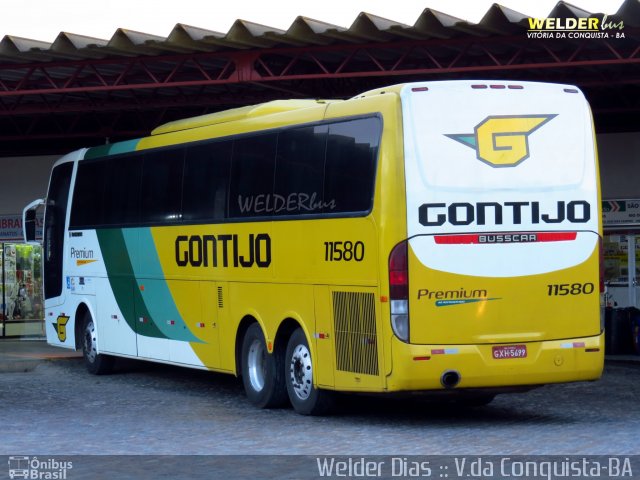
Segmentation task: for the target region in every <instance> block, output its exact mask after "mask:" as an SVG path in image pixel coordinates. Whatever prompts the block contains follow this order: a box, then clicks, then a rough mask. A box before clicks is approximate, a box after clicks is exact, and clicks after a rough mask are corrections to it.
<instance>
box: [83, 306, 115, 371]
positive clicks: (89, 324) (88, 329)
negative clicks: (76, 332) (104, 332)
mask: <svg viewBox="0 0 640 480" xmlns="http://www.w3.org/2000/svg"><path fill="white" fill-rule="evenodd" d="M97 335H98V334H97V332H96V324H95V323H94V321H93V318H91V314H90V313H89V312H85V314H84V317H83V320H82V355H83V356H84V363H85V365H86V366H87V370H88V371H89V373H92V374H93V375H104V374H106V373H110V372H111V370H112V369H113V362H114V358H113V357H111V356H109V355H104V354H102V353H98V349H97V344H96V340H97Z"/></svg>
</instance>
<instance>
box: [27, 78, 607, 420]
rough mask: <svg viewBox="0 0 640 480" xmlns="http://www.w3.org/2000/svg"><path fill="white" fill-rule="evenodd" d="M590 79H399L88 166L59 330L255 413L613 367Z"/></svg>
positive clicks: (47, 273)
mask: <svg viewBox="0 0 640 480" xmlns="http://www.w3.org/2000/svg"><path fill="white" fill-rule="evenodd" d="M599 195H600V194H599V186H598V169H597V159H596V147H595V142H594V132H593V126H592V119H591V113H590V110H589V106H588V104H587V102H586V100H585V98H584V96H583V94H582V93H581V92H580V91H579V90H578V89H577V88H576V87H573V86H568V85H556V84H543V83H528V82H512V81H493V80H492V81H443V82H422V83H410V84H403V85H394V86H390V87H386V88H381V89H376V90H373V91H370V92H367V93H364V94H362V95H358V96H357V97H354V98H352V99H349V100H345V101H328V100H327V101H320V100H286V101H273V102H268V103H264V104H261V105H255V106H248V107H242V108H236V109H232V110H228V111H224V112H219V113H214V114H210V115H205V116H201V117H196V118H191V119H187V120H181V121H176V122H172V123H169V124H166V125H163V126H161V127H159V128H157V129H155V130H154V131H153V132H152V133H151V135H150V136H148V137H145V138H141V139H137V140H131V141H125V142H120V143H115V144H112V145H104V146H100V147H95V148H89V149H83V150H79V151H76V152H73V153H70V154H68V155H66V156H65V157H63V158H62V159H60V160H59V161H58V162H57V163H56V164H55V165H54V168H53V170H52V174H51V180H50V184H49V190H48V195H47V198H46V200H41V201H35V202H33V203H32V204H31V205H29V206H28V207H27V208H26V209H25V222H24V224H25V235H26V237H27V239H28V240H31V239H32V238H33V228H32V226H33V222H32V220H33V218H34V215H35V213H34V212H35V209H36V208H37V206H38V205H39V204H42V203H44V204H45V232H44V257H45V260H44V282H45V285H44V290H45V297H46V305H45V307H46V333H47V339H48V342H49V343H51V344H52V345H58V346H60V347H66V348H71V349H82V350H83V352H84V358H85V361H86V364H87V367H88V370H89V371H90V372H91V373H94V374H102V373H106V372H108V371H109V370H110V368H111V367H112V364H113V360H114V357H128V358H139V359H144V360H151V361H155V362H163V363H169V364H174V365H182V366H186V367H192V368H199V369H206V370H212V371H216V372H225V373H230V374H233V375H237V376H241V377H242V380H243V384H244V387H245V390H246V394H247V396H248V398H249V400H250V401H251V403H253V404H254V405H256V406H258V407H262V408H264V407H274V406H279V405H282V404H285V403H286V402H287V401H289V402H290V403H291V404H292V405H293V408H294V409H295V410H296V411H297V412H299V413H302V414H321V413H324V412H326V411H327V410H328V409H329V408H330V406H331V403H332V399H333V392H334V391H343V392H369V393H393V392H425V391H438V392H445V393H449V394H451V395H452V396H456V397H455V398H458V399H460V400H463V401H467V402H475V403H477V404H483V403H488V402H489V401H491V399H492V398H493V397H494V396H495V394H497V393H502V392H508V391H513V390H525V389H529V388H532V387H535V386H539V385H543V384H548V383H559V382H572V381H581V380H594V379H597V378H599V376H600V375H601V372H602V368H603V354H604V351H603V350H604V348H603V334H602V331H603V327H602V320H601V303H602V288H601V286H602V283H601V280H600V274H599V272H600V260H599V259H600V238H601V224H600V223H601V222H600V207H599V206H600V201H599V200H600V197H599Z"/></svg>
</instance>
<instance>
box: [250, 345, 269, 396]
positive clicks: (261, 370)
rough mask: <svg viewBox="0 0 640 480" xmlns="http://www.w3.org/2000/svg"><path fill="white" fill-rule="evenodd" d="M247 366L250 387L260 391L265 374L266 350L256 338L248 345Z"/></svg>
mask: <svg viewBox="0 0 640 480" xmlns="http://www.w3.org/2000/svg"><path fill="white" fill-rule="evenodd" d="M247 366H248V367H249V368H248V370H249V382H251V387H252V388H253V389H254V390H255V391H256V392H259V391H261V390H262V389H263V388H264V379H265V377H266V375H267V351H266V349H265V348H264V344H263V343H262V342H261V341H260V340H258V339H256V340H254V341H253V342H252V343H251V346H250V347H249V355H248V358H247Z"/></svg>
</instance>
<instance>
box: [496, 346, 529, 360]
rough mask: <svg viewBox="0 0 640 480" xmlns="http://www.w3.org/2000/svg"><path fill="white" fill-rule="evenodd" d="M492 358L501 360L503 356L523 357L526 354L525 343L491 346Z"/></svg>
mask: <svg viewBox="0 0 640 480" xmlns="http://www.w3.org/2000/svg"><path fill="white" fill-rule="evenodd" d="M492 352H493V358H495V359H497V360H502V359H503V358H524V357H526V356H527V346H526V345H501V346H499V347H492Z"/></svg>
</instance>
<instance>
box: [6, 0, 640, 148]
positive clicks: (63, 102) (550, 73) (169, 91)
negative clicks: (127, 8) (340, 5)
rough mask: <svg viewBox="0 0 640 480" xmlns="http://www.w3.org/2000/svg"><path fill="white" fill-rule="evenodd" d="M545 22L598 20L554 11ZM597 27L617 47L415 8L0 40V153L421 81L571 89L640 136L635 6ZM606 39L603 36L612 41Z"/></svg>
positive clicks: (494, 15) (639, 9)
mask: <svg viewBox="0 0 640 480" xmlns="http://www.w3.org/2000/svg"><path fill="white" fill-rule="evenodd" d="M548 17H560V18H599V19H601V20H602V19H603V17H604V15H603V14H600V13H596V14H592V13H589V12H585V11H584V10H581V9H579V8H577V7H574V6H572V5H570V4H568V3H564V2H559V3H558V4H557V5H556V7H555V8H554V9H553V10H552V11H551V12H550V13H549V14H548ZM606 20H607V22H612V23H616V24H617V23H618V22H623V24H624V29H623V30H621V31H622V32H624V34H625V38H624V39H621V38H608V39H603V38H579V39H574V38H566V39H544V38H528V36H527V30H528V29H529V22H528V17H527V16H526V15H524V14H522V13H519V12H515V11H513V10H510V9H508V8H506V7H503V6H501V5H497V4H494V5H493V6H492V7H491V8H489V10H488V11H487V12H486V14H485V15H484V17H483V18H482V20H481V21H480V22H479V23H477V24H473V23H469V22H466V21H464V20H461V19H458V18H455V17H452V16H450V15H447V14H444V13H441V12H437V11H435V10H431V9H425V10H424V11H423V12H422V14H421V15H420V16H419V17H418V19H417V20H416V22H415V23H414V25H413V26H409V25H404V24H401V23H398V22H395V21H393V20H389V19H386V18H381V17H377V16H375V15H371V14H369V13H361V14H360V15H358V17H357V18H356V19H355V21H354V22H353V24H352V25H351V27H350V28H348V29H347V28H342V27H339V26H336V25H331V24H328V23H325V22H321V21H317V20H312V19H309V18H304V17H298V18H297V19H296V20H295V21H294V22H293V23H292V24H291V26H290V27H289V29H287V30H286V31H283V30H278V29H275V28H272V27H268V26H264V25H259V24H255V23H251V22H247V21H243V20H237V21H236V22H235V23H234V24H233V26H232V27H231V29H230V30H229V31H228V32H227V33H226V34H223V33H218V32H212V31H209V30H205V29H202V28H196V27H191V26H187V25H182V24H178V25H176V26H175V27H174V29H173V30H172V31H171V33H170V34H169V36H168V37H166V38H163V37H158V36H154V35H149V34H146V33H141V32H133V31H128V30H124V29H118V30H117V31H116V32H115V33H114V35H113V36H112V37H111V39H109V40H102V39H96V38H91V37H86V36H82V35H75V34H70V33H64V32H63V33H60V34H59V35H58V37H57V38H56V39H55V41H54V42H53V43H51V44H49V43H46V42H40V41H36V40H31V39H24V38H18V37H11V36H5V37H4V38H3V39H2V41H0V155H5V156H6V155H26V154H35V153H61V152H65V151H68V150H70V149H74V148H78V147H80V146H90V145H95V144H101V143H105V141H115V140H121V139H126V138H131V137H135V136H142V135H146V134H148V133H149V132H150V131H151V130H152V129H153V128H155V127H156V126H158V125H159V124H161V123H164V122H167V121H170V120H174V119H177V118H184V117H188V116H192V115H200V114H204V113H210V112H215V111H218V110H222V109H226V108H230V107H237V106H240V105H247V104H254V103H260V102H264V101H268V100H274V99H279V98H348V97H350V96H353V95H355V94H357V93H359V92H362V91H364V90H368V89H371V88H375V87H379V86H382V85H386V84H392V83H400V82H404V81H412V80H419V79H429V80H437V79H452V78H478V79H480V78H482V79H492V78H503V79H513V80H533V81H552V82H561V83H570V84H575V85H578V86H580V87H581V88H582V89H583V90H584V91H585V93H586V94H587V96H588V98H589V101H590V102H591V105H592V108H593V110H594V113H595V117H596V127H597V130H598V131H601V132H603V131H634V130H635V131H637V130H640V90H639V88H638V86H639V84H640V2H639V1H638V0H625V2H624V3H623V4H622V6H621V7H620V9H619V10H618V12H616V13H615V14H611V15H608V16H607V19H606ZM614 36H615V35H611V34H610V37H614Z"/></svg>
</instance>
